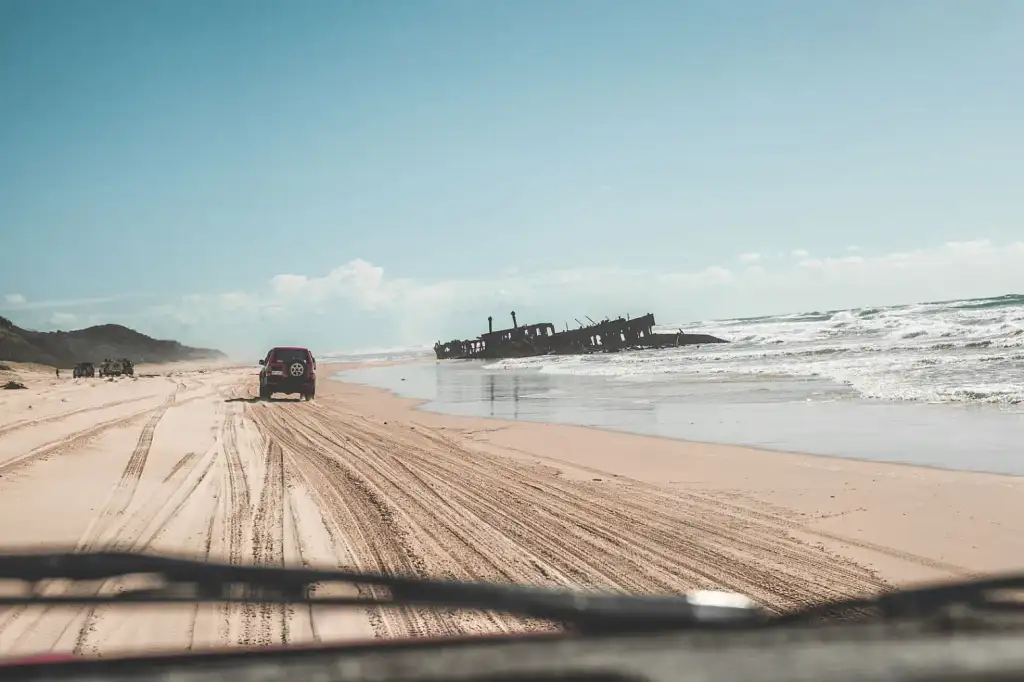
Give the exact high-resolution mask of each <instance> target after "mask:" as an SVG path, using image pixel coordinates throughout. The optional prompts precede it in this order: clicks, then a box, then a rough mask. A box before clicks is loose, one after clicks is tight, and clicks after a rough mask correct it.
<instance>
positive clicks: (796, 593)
mask: <svg viewBox="0 0 1024 682" xmlns="http://www.w3.org/2000/svg"><path fill="white" fill-rule="evenodd" d="M253 413H254V415H255V419H256V420H257V423H258V425H259V427H260V428H261V429H263V430H265V431H268V432H269V433H270V434H272V437H275V438H278V439H280V440H281V442H282V443H286V444H287V445H286V448H287V449H289V450H292V451H293V452H294V459H295V462H296V468H297V469H298V470H299V471H300V472H304V476H303V477H304V479H305V481H306V482H307V485H309V486H310V487H311V488H312V489H314V490H316V491H317V492H318V493H319V498H320V502H321V505H322V507H323V508H324V511H325V515H328V514H329V515H331V516H333V517H334V518H335V519H336V522H337V525H338V527H339V528H340V529H344V531H349V540H350V541H351V542H352V543H353V544H354V545H355V551H356V555H357V556H358V557H359V558H360V560H361V561H362V562H364V563H366V564H369V566H368V567H370V568H379V569H382V570H389V571H392V572H417V573H429V574H431V575H439V576H449V577H472V578H477V579H495V580H505V581H508V580H514V581H515V582H529V583H540V584H549V585H550V584H561V585H568V586H575V587H593V588H600V589H612V590H623V591H628V592H651V591H655V592H678V591H680V590H686V589H694V588H708V587H718V588H724V589H731V590H736V591H739V592H743V593H746V594H749V595H751V596H753V597H754V598H755V599H757V600H758V601H760V602H761V603H762V604H764V605H765V606H767V607H768V608H770V609H773V610H776V611H782V610H786V609H791V608H796V607H799V606H803V605H807V604H811V603H820V602H821V601H824V600H828V599H834V598H840V597H844V596H853V595H858V594H864V593H868V592H878V591H879V590H883V589H885V588H886V584H885V583H884V581H881V580H879V579H878V578H877V577H876V576H875V575H874V574H873V573H872V572H870V571H868V570H867V569H864V568H863V567H860V566H857V565H856V564H853V563H852V562H849V561H846V560H843V559H842V558H841V557H837V556H835V555H833V554H829V553H827V552H825V551H824V550H821V549H819V548H817V547H814V546H811V545H808V544H807V543H804V542H801V541H799V540H798V539H797V538H795V537H792V536H790V535H788V534H787V533H786V532H785V530H784V529H780V528H779V527H778V526H777V525H775V524H770V523H767V522H765V521H764V520H763V519H759V518H757V516H756V515H753V514H743V513H735V514H723V513H721V510H719V509H716V508H714V507H713V506H712V505H708V504H705V503H701V502H700V501H699V500H694V499H691V498H687V497H686V496H676V497H673V495H674V491H672V490H664V491H660V490H659V495H657V496H655V495H652V494H649V493H647V492H644V491H639V492H640V493H641V494H638V491H631V490H629V489H623V488H622V487H621V486H618V485H616V484H609V483H606V482H602V483H594V482H591V481H575V480H566V479H565V478H564V477H561V476H559V475H557V472H553V471H552V470H551V469H550V468H545V467H537V466H533V465H527V464H524V463H522V462H520V461H517V460H514V459H511V458H508V457H502V456H499V455H489V454H486V453H482V452H478V451H470V450H467V449H466V448H464V447H463V446H461V445H460V444H458V443H454V442H452V441H449V440H447V439H444V438H441V437H437V436H436V435H435V434H432V433H429V432H425V430H423V429H410V430H409V431H408V432H407V433H405V432H403V433H396V431H395V430H394V429H393V428H392V429H389V428H388V427H384V426H382V425H380V424H377V423H375V422H370V421H369V420H366V419H363V418H361V417H359V416H357V415H352V414H351V413H347V412H342V411H340V410H337V409H334V408H332V407H331V406H330V404H329V403H328V402H327V401H321V402H320V403H318V404H302V405H292V404H287V403H279V404H274V405H272V406H266V407H265V408H264V409H259V410H253ZM666 495H667V496H668V497H669V499H668V500H665V499H662V497H661V496H666ZM353 507H354V508H353ZM353 528H354V529H355V532H352V529H353ZM445 621H446V622H445V623H444V624H441V623H437V622H429V623H422V624H421V625H422V627H425V628H427V629H428V632H438V631H448V630H450V629H452V628H454V629H457V630H466V629H473V627H474V624H473V623H472V622H470V621H467V620H464V619H460V618H458V617H455V616H448V615H447V614H446V616H445ZM504 624H505V625H511V623H510V622H508V621H505V622H504Z"/></svg>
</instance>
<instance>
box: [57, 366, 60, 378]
mask: <svg viewBox="0 0 1024 682" xmlns="http://www.w3.org/2000/svg"><path fill="white" fill-rule="evenodd" d="M57 378H58V379H60V367H58V368H57Z"/></svg>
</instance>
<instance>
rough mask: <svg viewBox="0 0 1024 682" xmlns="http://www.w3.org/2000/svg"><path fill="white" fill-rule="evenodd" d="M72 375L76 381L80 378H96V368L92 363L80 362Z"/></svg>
mask: <svg viewBox="0 0 1024 682" xmlns="http://www.w3.org/2000/svg"><path fill="white" fill-rule="evenodd" d="M71 375H72V376H73V377H74V378H76V379H78V378H80V377H94V376H96V368H95V367H94V366H93V364H92V363H91V362H80V363H78V364H77V365H75V368H74V369H73V370H72V371H71Z"/></svg>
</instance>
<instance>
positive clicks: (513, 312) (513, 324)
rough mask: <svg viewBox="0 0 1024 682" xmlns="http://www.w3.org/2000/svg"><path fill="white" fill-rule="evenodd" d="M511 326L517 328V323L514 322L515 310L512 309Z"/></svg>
mask: <svg viewBox="0 0 1024 682" xmlns="http://www.w3.org/2000/svg"><path fill="white" fill-rule="evenodd" d="M512 328H513V329H519V324H518V323H517V322H516V311H514V310H513V311H512Z"/></svg>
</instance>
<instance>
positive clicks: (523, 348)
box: [434, 312, 727, 360]
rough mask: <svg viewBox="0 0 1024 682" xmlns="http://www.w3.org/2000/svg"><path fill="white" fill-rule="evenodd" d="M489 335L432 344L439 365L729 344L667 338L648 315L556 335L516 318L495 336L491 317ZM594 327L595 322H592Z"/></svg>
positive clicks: (696, 337)
mask: <svg viewBox="0 0 1024 682" xmlns="http://www.w3.org/2000/svg"><path fill="white" fill-rule="evenodd" d="M487 322H488V327H489V330H488V332H487V333H486V334H481V335H480V336H479V337H477V338H475V339H469V340H459V339H454V340H452V341H448V342H447V343H442V342H440V341H438V342H437V343H435V344H434V353H435V355H437V359H438V360H477V359H479V360H499V359H505V358H524V357H534V356H538V355H585V354H588V353H617V352H621V351H624V350H644V349H652V348H667V347H672V348H674V347H677V346H691V345H697V344H704V343H727V341H725V339H720V338H718V337H716V336H711V335H710V334H685V333H683V332H682V331H680V332H679V333H677V334H665V333H657V332H654V315H653V314H652V313H647V314H646V315H644V316H642V317H637V318H633V319H629V318H623V317H620V318H617V319H614V320H608V319H606V320H603V321H601V322H595V323H593V324H591V325H590V326H582V325H581V326H580V328H579V329H568V328H567V329H566V330H565V331H561V332H558V331H555V326H554V325H553V324H551V323H550V322H542V323H539V324H531V325H524V326H519V324H518V323H517V322H516V314H515V313H514V312H513V313H512V327H511V328H509V329H501V330H498V331H494V330H493V329H491V328H490V327H492V323H493V318H487ZM591 322H593V320H591Z"/></svg>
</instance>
